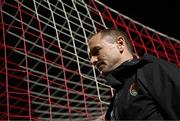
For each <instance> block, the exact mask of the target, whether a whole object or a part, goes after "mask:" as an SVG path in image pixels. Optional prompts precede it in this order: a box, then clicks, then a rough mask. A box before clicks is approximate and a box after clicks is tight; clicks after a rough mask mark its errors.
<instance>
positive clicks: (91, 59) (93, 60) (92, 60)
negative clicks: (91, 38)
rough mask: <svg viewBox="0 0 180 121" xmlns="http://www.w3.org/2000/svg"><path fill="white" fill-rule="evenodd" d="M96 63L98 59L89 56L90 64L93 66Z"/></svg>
mask: <svg viewBox="0 0 180 121" xmlns="http://www.w3.org/2000/svg"><path fill="white" fill-rule="evenodd" d="M97 61H98V59H97V57H96V56H91V58H90V63H91V64H93V65H95V64H96V62H97Z"/></svg>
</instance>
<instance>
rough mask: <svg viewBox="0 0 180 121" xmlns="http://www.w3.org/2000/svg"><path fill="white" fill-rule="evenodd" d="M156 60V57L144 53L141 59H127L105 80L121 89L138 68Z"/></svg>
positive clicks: (113, 86)
mask: <svg viewBox="0 0 180 121" xmlns="http://www.w3.org/2000/svg"><path fill="white" fill-rule="evenodd" d="M155 60H156V57H154V56H152V55H148V54H144V56H143V57H142V58H139V59H136V58H134V59H132V60H128V61H125V62H124V63H122V64H121V65H120V66H119V67H117V68H116V69H115V70H113V71H112V72H111V73H109V74H108V75H106V76H105V80H106V81H107V83H108V84H109V85H110V86H111V87H112V88H114V89H115V90H117V89H119V88H120V87H121V86H122V85H123V84H124V82H125V80H127V78H129V77H131V76H132V75H133V74H135V72H136V70H137V68H139V67H141V66H143V65H145V64H147V63H151V62H153V61H155Z"/></svg>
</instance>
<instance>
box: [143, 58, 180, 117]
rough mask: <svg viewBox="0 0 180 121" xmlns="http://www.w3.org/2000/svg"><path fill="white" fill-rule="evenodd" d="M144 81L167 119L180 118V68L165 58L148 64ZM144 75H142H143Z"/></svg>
mask: <svg viewBox="0 0 180 121" xmlns="http://www.w3.org/2000/svg"><path fill="white" fill-rule="evenodd" d="M142 71H143V72H141V74H142V73H143V79H144V80H143V81H141V82H142V83H144V85H145V87H146V88H147V90H148V92H149V94H150V95H151V97H152V98H153V99H154V100H155V103H156V104H157V106H158V107H159V108H160V110H161V111H162V112H163V115H164V117H165V118H166V119H171V120H172V119H176V120H177V119H180V68H178V67H177V66H175V65H174V64H172V63H168V62H166V61H163V60H159V61H157V62H153V63H149V64H147V65H146V66H145V67H144V68H143V69H142ZM141 76H142V75H141Z"/></svg>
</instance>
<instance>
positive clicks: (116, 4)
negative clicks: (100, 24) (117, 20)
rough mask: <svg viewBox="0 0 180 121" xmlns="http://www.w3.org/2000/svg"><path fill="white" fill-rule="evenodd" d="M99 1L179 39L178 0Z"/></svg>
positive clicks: (179, 11) (179, 7) (179, 9)
mask: <svg viewBox="0 0 180 121" xmlns="http://www.w3.org/2000/svg"><path fill="white" fill-rule="evenodd" d="M101 2H102V3H104V4H106V5H107V6H110V7H111V8H113V9H115V10H117V11H119V12H120V13H122V14H124V15H126V16H128V17H130V18H131V19H134V20H136V21H138V22H140V23H142V24H144V25H146V26H148V27H150V28H152V29H155V30H157V31H159V32H161V33H163V34H166V35H168V36H170V37H173V38H175V39H178V40H180V4H179V2H180V1H178V0H101Z"/></svg>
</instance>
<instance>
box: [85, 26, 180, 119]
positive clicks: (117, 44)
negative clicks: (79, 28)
mask: <svg viewBox="0 0 180 121" xmlns="http://www.w3.org/2000/svg"><path fill="white" fill-rule="evenodd" d="M88 45H89V58H90V62H91V63H92V64H93V65H95V66H96V68H97V69H98V70H99V71H100V72H101V74H102V75H103V77H104V78H105V79H106V80H107V83H108V84H109V85H111V86H112V87H113V88H114V89H115V96H114V97H113V99H112V101H111V103H110V105H109V108H108V110H107V113H106V116H105V119H106V120H175V119H176V120H177V119H180V69H179V68H178V67H177V66H176V65H175V64H172V63H169V62H167V61H165V60H162V59H157V58H156V57H154V56H152V55H148V54H145V55H144V56H143V57H141V58H137V57H135V56H134V52H133V49H132V45H131V43H130V41H129V39H128V37H127V36H126V34H125V33H123V32H122V31H120V30H118V29H105V30H102V31H100V32H98V33H97V34H95V35H93V36H92V37H91V38H90V39H89V41H88Z"/></svg>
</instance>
